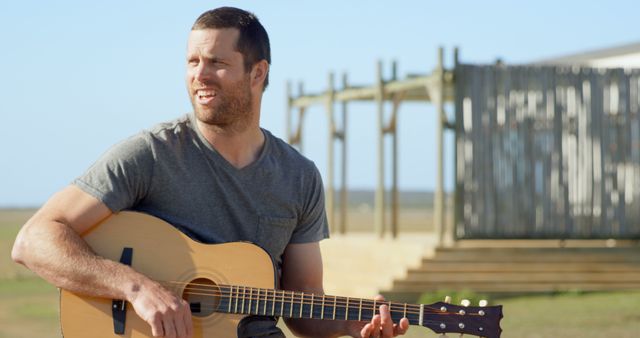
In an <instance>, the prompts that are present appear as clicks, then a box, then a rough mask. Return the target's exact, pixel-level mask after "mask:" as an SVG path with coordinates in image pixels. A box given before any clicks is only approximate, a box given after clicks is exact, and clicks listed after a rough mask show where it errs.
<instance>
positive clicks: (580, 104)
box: [454, 65, 640, 239]
mask: <svg viewBox="0 0 640 338" xmlns="http://www.w3.org/2000/svg"><path fill="white" fill-rule="evenodd" d="M639 87H640V70H623V69H606V70H605V69H591V68H576V67H564V66H563V67H560V66H558V67H550V66H502V65H494V66H474V65H457V67H456V69H455V95H456V97H455V111H456V112H455V114H456V119H455V121H456V122H455V133H456V137H455V138H456V140H455V166H456V168H455V173H456V179H455V181H456V192H455V216H454V219H455V232H456V237H457V238H567V239H569V238H584V239H595V238H618V239H628V238H636V239H637V238H640V116H639V106H640V95H639Z"/></svg>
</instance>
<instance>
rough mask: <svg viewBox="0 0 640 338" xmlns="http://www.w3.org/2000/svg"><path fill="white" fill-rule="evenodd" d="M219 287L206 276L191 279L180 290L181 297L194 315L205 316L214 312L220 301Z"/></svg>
mask: <svg viewBox="0 0 640 338" xmlns="http://www.w3.org/2000/svg"><path fill="white" fill-rule="evenodd" d="M219 295H220V288H218V286H217V285H216V283H214V282H213V281H211V280H209V279H206V278H196V279H194V280H192V281H191V282H190V283H189V284H187V287H185V289H184V291H183V292H182V299H184V300H186V301H187V302H188V303H189V306H190V307H191V314H192V315H194V316H195V317H207V316H209V315H211V314H212V313H214V312H215V309H217V308H218V304H219V303H220V296H219Z"/></svg>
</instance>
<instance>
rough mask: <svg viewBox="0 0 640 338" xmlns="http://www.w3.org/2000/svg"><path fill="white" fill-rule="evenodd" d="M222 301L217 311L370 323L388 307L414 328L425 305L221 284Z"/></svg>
mask: <svg viewBox="0 0 640 338" xmlns="http://www.w3.org/2000/svg"><path fill="white" fill-rule="evenodd" d="M218 287H219V289H220V301H219V304H218V307H217V309H216V312H223V313H237V314H247V315H260V316H279V317H285V318H309V319H325V320H326V319H330V320H351V321H370V320H371V319H372V318H373V316H375V315H376V314H378V313H379V309H380V306H381V305H383V304H386V305H387V306H389V308H390V310H391V318H392V319H393V321H394V322H398V321H399V320H400V319H402V318H407V319H408V320H409V323H410V324H411V325H420V324H421V317H422V316H421V315H420V313H421V306H420V305H414V304H407V303H395V302H381V301H376V300H369V299H362V298H350V297H338V296H329V295H314V294H308V293H303V292H294V291H286V290H274V289H262V288H253V287H245V286H233V285H219V286H218Z"/></svg>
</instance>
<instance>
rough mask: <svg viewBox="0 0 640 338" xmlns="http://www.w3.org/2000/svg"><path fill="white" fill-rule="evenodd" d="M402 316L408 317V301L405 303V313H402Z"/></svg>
mask: <svg viewBox="0 0 640 338" xmlns="http://www.w3.org/2000/svg"><path fill="white" fill-rule="evenodd" d="M402 317H404V318H407V303H404V313H403V314H402Z"/></svg>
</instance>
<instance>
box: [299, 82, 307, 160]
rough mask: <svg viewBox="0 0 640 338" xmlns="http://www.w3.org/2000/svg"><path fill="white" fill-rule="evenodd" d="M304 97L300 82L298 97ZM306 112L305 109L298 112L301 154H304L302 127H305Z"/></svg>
mask: <svg viewBox="0 0 640 338" xmlns="http://www.w3.org/2000/svg"><path fill="white" fill-rule="evenodd" d="M303 96H304V84H303V83H302V82H299V83H298V97H303ZM304 112H305V108H304V107H300V110H299V111H298V131H297V138H298V150H299V151H300V153H301V154H303V147H302V145H303V143H302V126H303V121H304Z"/></svg>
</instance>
